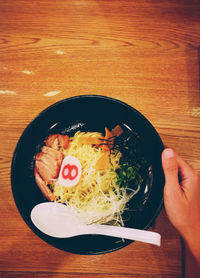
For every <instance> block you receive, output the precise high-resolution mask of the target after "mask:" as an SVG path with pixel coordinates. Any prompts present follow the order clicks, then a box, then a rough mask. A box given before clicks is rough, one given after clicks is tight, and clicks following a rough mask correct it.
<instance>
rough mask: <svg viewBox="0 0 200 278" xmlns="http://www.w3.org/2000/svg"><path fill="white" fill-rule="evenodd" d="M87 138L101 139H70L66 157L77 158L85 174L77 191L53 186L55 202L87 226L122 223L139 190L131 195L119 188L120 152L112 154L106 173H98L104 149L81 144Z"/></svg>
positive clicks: (54, 184)
mask: <svg viewBox="0 0 200 278" xmlns="http://www.w3.org/2000/svg"><path fill="white" fill-rule="evenodd" d="M88 136H89V137H96V138H102V134H100V133H98V132H86V133H85V132H80V131H78V132H77V133H76V134H75V135H74V137H72V138H70V139H71V142H70V145H69V147H68V148H67V149H62V152H63V154H64V156H74V157H76V158H77V159H78V160H79V161H80V163H81V166H82V173H81V177H80V180H79V182H78V183H77V184H76V185H75V186H74V187H64V186H60V185H59V183H58V180H56V181H55V182H54V183H53V185H52V190H53V193H54V195H55V197H56V201H57V202H61V203H65V204H66V205H67V206H69V207H70V208H71V209H72V210H73V211H74V213H75V214H76V215H77V216H79V218H81V219H82V220H83V221H84V222H86V223H87V224H90V223H108V222H109V221H114V222H116V223H117V222H121V214H122V213H123V211H124V209H125V206H126V203H127V202H128V201H129V200H130V198H131V197H132V196H133V195H134V194H136V193H137V190H136V191H132V192H131V193H130V192H129V194H128V193H127V189H125V188H120V187H119V186H118V185H117V184H116V180H117V173H116V170H117V169H118V168H119V167H120V158H121V156H122V154H121V153H120V151H118V150H115V151H112V152H110V158H109V163H108V167H107V169H105V170H98V171H97V170H96V168H95V165H96V163H97V161H98V160H99V159H100V157H101V156H102V154H103V152H104V151H103V150H102V148H101V147H96V146H94V145H91V144H80V143H79V139H80V138H81V137H88ZM121 224H122V223H121Z"/></svg>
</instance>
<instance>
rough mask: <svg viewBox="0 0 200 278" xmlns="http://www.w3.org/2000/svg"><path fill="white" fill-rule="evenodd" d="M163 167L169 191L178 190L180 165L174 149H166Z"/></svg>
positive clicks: (163, 154)
mask: <svg viewBox="0 0 200 278" xmlns="http://www.w3.org/2000/svg"><path fill="white" fill-rule="evenodd" d="M162 166H163V171H164V174H165V186H166V188H167V189H169V190H170V189H171V190H173V191H174V190H176V189H178V187H179V181H178V163H177V160H176V155H175V153H174V151H173V150H172V149H165V150H164V151H163V153H162Z"/></svg>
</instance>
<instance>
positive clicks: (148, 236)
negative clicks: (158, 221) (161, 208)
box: [88, 224, 161, 246]
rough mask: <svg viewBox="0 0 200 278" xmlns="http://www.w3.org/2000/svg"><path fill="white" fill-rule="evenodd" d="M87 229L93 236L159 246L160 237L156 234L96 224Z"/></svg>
mask: <svg viewBox="0 0 200 278" xmlns="http://www.w3.org/2000/svg"><path fill="white" fill-rule="evenodd" d="M89 227H90V229H91V232H92V233H93V234H99V235H107V236H112V237H119V238H124V239H130V240H136V241H141V242H146V243H151V244H155V245H157V246H160V242H161V235H160V234H158V233H156V232H151V231H145V230H139V229H132V228H125V227H118V226H108V225H98V224H94V225H91V226H88V228H89Z"/></svg>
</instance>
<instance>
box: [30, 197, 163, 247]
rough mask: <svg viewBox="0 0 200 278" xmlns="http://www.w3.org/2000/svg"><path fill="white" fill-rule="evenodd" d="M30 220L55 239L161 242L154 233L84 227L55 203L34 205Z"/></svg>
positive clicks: (106, 226) (64, 207)
mask: <svg viewBox="0 0 200 278" xmlns="http://www.w3.org/2000/svg"><path fill="white" fill-rule="evenodd" d="M31 220H32V222H33V223H34V225H35V226H36V227H37V228H38V229H39V230H40V231H42V232H43V233H45V234H47V235H49V236H52V237H57V238H70V237H74V236H79V235H88V234H98V235H106V236H112V237H118V238H125V239H129V240H137V241H141V242H146V243H151V244H155V245H158V246H160V241H161V236H160V234H158V233H155V232H150V231H145V230H139V229H132V228H125V227H118V226H110V225H99V224H91V225H86V224H84V223H83V222H82V221H80V220H79V219H78V218H77V217H75V215H74V214H73V211H72V210H71V209H70V208H68V207H67V206H66V205H63V204H60V203H55V202H45V203H41V204H38V205H36V206H35V207H34V208H33V209H32V211H31Z"/></svg>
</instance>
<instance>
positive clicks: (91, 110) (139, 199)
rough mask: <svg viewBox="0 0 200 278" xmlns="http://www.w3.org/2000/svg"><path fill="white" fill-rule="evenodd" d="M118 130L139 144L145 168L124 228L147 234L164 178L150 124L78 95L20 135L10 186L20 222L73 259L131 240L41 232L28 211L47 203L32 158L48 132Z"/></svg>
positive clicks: (125, 108) (109, 101)
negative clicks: (145, 173) (119, 127)
mask: <svg viewBox="0 0 200 278" xmlns="http://www.w3.org/2000/svg"><path fill="white" fill-rule="evenodd" d="M118 124H120V125H122V126H123V128H124V129H126V131H127V132H133V133H134V135H135V136H136V137H137V139H138V140H139V143H140V147H141V149H142V151H143V154H144V158H145V159H147V160H148V161H149V163H150V167H149V168H148V175H147V176H146V177H145V179H144V182H143V186H141V190H140V191H139V193H138V194H137V195H136V196H135V198H133V200H132V202H130V204H129V207H130V212H129V218H128V220H127V221H126V222H125V226H128V227H132V228H139V229H148V228H149V227H150V226H151V225H152V223H153V222H154V220H155V219H156V217H157V215H158V214H159V212H160V210H161V208H162V204H163V186H164V176H163V171H162V166H161V153H162V150H163V149H164V146H163V143H162V141H161V139H160V137H159V135H158V133H157V132H156V130H155V129H154V127H153V126H152V125H151V124H150V122H149V121H148V120H147V119H146V118H145V117H144V116H143V115H141V114H140V113H139V112H138V111H137V110H135V109H134V108H132V107H130V106H129V105H127V104H125V103H123V102H121V101H119V100H116V99H113V98H108V97H104V96H98V95H82V96H76V97H72V98H68V99H65V100H62V101H60V102H57V103H55V104H54V105H52V106H50V107H48V108H47V109H45V110H44V111H43V112H41V113H40V114H39V115H38V116H37V117H36V118H35V119H34V120H33V121H32V122H31V123H30V124H29V125H28V126H27V128H26V129H25V130H24V132H23V134H22V136H21V138H20V139H19V141H18V144H17V146H16V149H15V152H14V155H13V160H12V167H11V184H12V192H13V196H14V200H15V203H16V205H17V208H18V210H19V212H20V214H21V216H22V217H23V219H24V221H25V222H26V223H27V225H28V226H29V227H30V228H31V230H32V231H33V232H34V233H35V234H37V235H38V236H39V237H40V238H41V239H43V240H44V241H45V242H47V243H49V244H50V245H52V246H54V247H57V248H59V249H61V250H64V251H68V252H72V253H76V254H88V255H89V254H102V253H107V252H111V251H115V250H117V249H120V248H122V247H125V246H127V245H128V244H130V243H131V242H132V241H130V240H122V239H118V238H113V237H107V236H99V235H87V236H77V237H74V238H69V239H59V238H54V237H50V236H47V235H46V234H44V233H42V232H40V231H39V230H38V229H37V228H36V227H35V226H34V224H33V223H32V221H31V219H30V213H31V210H32V209H33V207H34V206H35V205H37V204H39V203H42V202H45V201H47V200H46V199H45V198H44V197H43V195H42V194H41V192H40V190H39V188H38V186H37V185H36V183H35V179H34V172H33V169H34V156H35V154H36V153H37V152H39V151H40V147H41V144H42V142H43V141H44V139H45V138H46V137H47V136H48V135H49V134H51V133H62V134H68V135H70V136H71V135H73V134H74V133H75V132H76V131H78V130H82V131H99V132H103V131H104V128H105V127H107V128H108V129H112V128H113V127H115V126H116V125H118Z"/></svg>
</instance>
